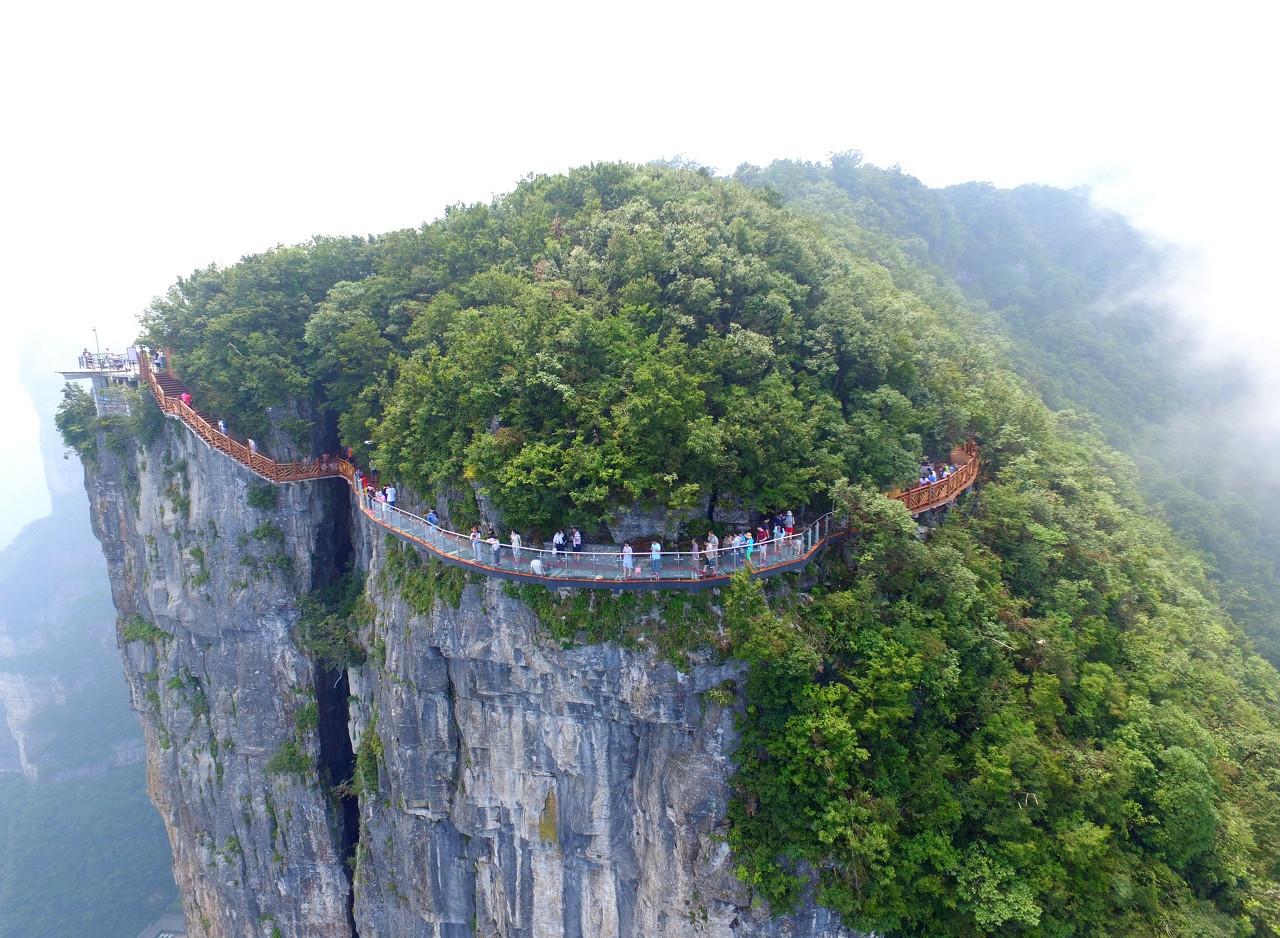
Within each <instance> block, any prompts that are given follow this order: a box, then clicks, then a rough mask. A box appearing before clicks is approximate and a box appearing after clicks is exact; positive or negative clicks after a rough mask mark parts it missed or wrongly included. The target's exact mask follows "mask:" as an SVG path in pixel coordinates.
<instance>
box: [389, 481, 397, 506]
mask: <svg viewBox="0 0 1280 938" xmlns="http://www.w3.org/2000/svg"><path fill="white" fill-rule="evenodd" d="M397 494H398V493H397V492H396V487H395V486H394V485H388V486H387V504H388V505H390V506H391V507H392V508H395V507H396V495H397Z"/></svg>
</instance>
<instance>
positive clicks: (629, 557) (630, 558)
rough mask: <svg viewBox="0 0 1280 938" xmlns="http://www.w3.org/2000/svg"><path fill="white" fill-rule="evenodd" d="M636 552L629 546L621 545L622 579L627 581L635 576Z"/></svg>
mask: <svg viewBox="0 0 1280 938" xmlns="http://www.w3.org/2000/svg"><path fill="white" fill-rule="evenodd" d="M635 554H636V552H635V551H634V550H632V549H631V545H630V544H623V545H622V578H623V579H624V580H629V579H631V578H632V577H633V576H635V574H636V556H635Z"/></svg>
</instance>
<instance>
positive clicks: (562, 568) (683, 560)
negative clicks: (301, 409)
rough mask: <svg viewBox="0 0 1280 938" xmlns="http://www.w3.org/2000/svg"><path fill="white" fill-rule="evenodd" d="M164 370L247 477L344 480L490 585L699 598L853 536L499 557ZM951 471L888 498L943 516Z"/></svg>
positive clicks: (956, 456) (144, 361)
mask: <svg viewBox="0 0 1280 938" xmlns="http://www.w3.org/2000/svg"><path fill="white" fill-rule="evenodd" d="M165 362H166V365H165V368H164V369H163V370H162V371H157V370H156V369H154V368H153V367H152V365H151V359H150V357H149V355H147V354H145V350H144V354H141V355H139V356H138V357H137V369H138V375H139V376H140V378H141V379H142V380H144V381H145V382H146V383H147V386H148V387H149V388H150V389H151V393H152V394H153V395H154V397H155V400H156V404H157V405H158V406H159V407H160V410H161V411H162V412H163V413H164V414H165V415H166V416H169V417H172V418H174V419H176V420H179V421H181V422H182V423H183V424H184V425H185V426H186V427H187V428H188V429H189V430H190V431H191V432H192V433H194V434H195V435H196V436H197V437H199V438H200V439H201V441H203V442H204V443H205V444H206V445H207V446H209V447H211V448H213V449H215V450H217V451H218V452H220V453H222V454H223V455H225V456H229V457H230V458H232V459H234V460H235V461H236V462H238V463H240V464H241V465H242V466H244V467H245V468H246V469H248V470H249V471H250V472H252V473H254V474H255V475H257V476H259V477H260V478H262V479H265V480H266V481H268V482H271V483H273V484H276V485H282V484H287V483H291V482H307V481H311V480H314V479H339V478H340V479H345V480H346V482H347V484H348V485H350V486H351V489H352V492H353V493H354V495H355V497H356V503H357V505H358V507H359V509H360V512H361V513H362V514H363V515H364V516H365V518H366V519H368V521H369V522H370V523H372V524H375V525H378V526H379V527H382V528H384V529H385V530H387V531H388V532H389V533H391V534H393V535H395V536H396V537H398V538H400V539H402V540H404V541H407V542H408V543H411V544H414V545H416V546H418V547H420V548H422V549H423V550H425V551H426V552H427V553H428V554H430V555H431V556H433V557H436V558H437V559H439V560H440V561H442V562H444V563H447V564H451V565H453V566H458V567H463V568H465V569H467V570H472V571H475V572H477V573H481V574H484V575H485V576H491V577H496V578H499V579H503V580H512V581H516V582H522V583H538V584H541V585H543V586H548V587H554V588H578V589H611V590H636V589H642V590H653V589H684V590H698V589H705V588H707V587H710V586H724V585H725V584H726V583H727V582H728V580H729V577H730V576H731V575H732V574H733V573H735V572H737V571H738V570H741V569H744V568H745V569H747V570H748V571H749V572H750V575H751V576H758V577H764V576H774V575H776V574H779V573H788V572H791V571H795V570H800V569H803V568H804V567H806V566H808V565H809V563H810V562H811V561H812V560H813V558H814V557H816V556H817V555H818V553H819V552H821V551H822V550H823V549H824V548H825V547H827V546H828V545H830V544H834V543H836V542H838V541H841V540H844V539H845V538H847V537H849V535H851V534H852V533H854V532H853V530H852V529H851V528H850V527H849V522H848V518H847V517H844V516H842V515H839V514H837V513H836V512H828V513H827V514H825V515H822V516H821V517H820V518H817V519H816V520H814V521H812V522H810V523H809V524H807V525H806V526H804V527H803V528H797V529H795V530H794V533H793V534H790V535H787V536H784V537H781V538H774V539H770V540H767V541H762V542H760V543H759V544H755V545H752V546H751V548H750V549H748V548H746V547H739V548H735V547H732V546H729V545H728V544H727V543H724V544H722V545H721V547H720V549H718V550H716V551H713V552H708V551H698V552H696V553H695V552H693V551H661V552H660V553H659V554H658V556H657V558H656V561H657V562H656V563H655V562H654V558H653V557H652V556H651V555H650V553H649V552H648V551H635V552H634V553H633V554H632V555H630V557H628V556H627V555H626V554H624V553H623V552H622V551H620V550H616V549H613V548H612V546H609V547H602V546H598V545H585V544H584V545H583V546H582V549H581V550H580V551H573V550H568V551H565V550H559V551H555V550H548V549H546V548H543V547H523V546H522V547H520V548H519V549H518V550H516V549H513V548H512V546H511V544H510V543H509V542H500V543H499V549H498V551H496V552H495V551H494V550H493V546H492V545H491V544H490V543H489V542H487V541H485V540H483V539H480V540H476V539H473V538H471V536H470V535H467V534H462V533H459V532H457V531H449V530H447V529H445V528H443V527H441V526H440V525H438V524H432V523H431V522H429V521H427V520H426V519H425V518H422V517H420V516H418V515H415V514H413V513H411V512H408V511H404V510H403V509H401V508H397V507H395V506H394V505H389V504H387V503H385V502H379V501H375V500H373V499H371V498H369V497H368V495H366V494H365V493H364V492H362V491H360V489H359V488H358V485H357V479H358V478H359V470H358V469H357V467H356V466H355V465H354V464H353V463H351V462H349V461H348V460H346V459H341V458H327V459H313V460H307V461H303V462H278V461H276V460H274V459H271V458H270V457H268V456H264V455H262V454H261V453H259V452H257V451H256V449H255V448H253V447H252V446H251V445H249V444H248V443H240V442H238V441H237V440H235V439H233V438H232V437H231V436H230V435H229V434H227V433H224V432H223V431H221V430H219V429H218V428H217V427H215V426H213V425H212V424H210V423H209V421H208V420H206V419H205V418H204V417H203V416H201V415H200V413H199V412H198V411H196V410H195V409H194V408H193V407H191V406H190V405H189V404H187V403H185V402H184V400H183V395H184V394H185V393H187V389H186V388H185V387H184V386H183V385H182V383H181V382H180V381H179V380H178V378H177V377H176V376H175V375H174V373H173V365H172V356H171V355H166V356H165ZM951 462H953V463H954V464H955V465H956V467H957V470H956V471H955V472H954V473H952V474H951V475H950V476H948V477H947V478H945V479H940V480H939V481H937V482H933V483H930V484H928V485H921V486H917V487H915V488H913V489H909V490H908V491H906V492H893V493H890V494H889V496H888V497H890V498H894V499H896V500H898V501H901V502H902V503H903V504H904V505H905V506H906V507H907V510H908V511H910V512H911V514H912V515H913V516H918V515H921V514H923V513H925V512H926V511H932V510H933V509H936V508H940V507H942V506H944V505H947V504H949V503H951V502H952V501H954V500H955V499H956V498H957V497H958V496H959V495H960V494H961V493H962V492H964V491H966V490H967V489H969V488H971V487H972V486H973V484H974V481H975V480H976V479H977V477H978V468H979V463H978V450H977V447H976V446H975V445H974V444H973V443H969V444H967V445H965V446H962V447H956V448H955V449H953V450H952V452H951Z"/></svg>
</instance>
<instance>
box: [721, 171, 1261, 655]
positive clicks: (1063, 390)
mask: <svg viewBox="0 0 1280 938" xmlns="http://www.w3.org/2000/svg"><path fill="white" fill-rule="evenodd" d="M736 176H737V178H738V179H739V180H740V181H742V182H745V183H747V184H748V185H752V186H756V187H766V188H768V189H770V190H773V191H774V192H775V193H777V196H778V198H779V199H780V200H781V201H783V202H785V203H786V204H787V205H788V206H790V207H792V208H795V209H797V210H799V211H802V212H804V213H805V214H807V215H809V216H811V217H813V218H814V219H816V220H817V221H818V222H819V224H821V225H822V226H823V228H825V229H826V230H827V231H828V233H830V234H831V235H832V236H833V237H835V238H837V239H838V240H841V241H842V242H844V243H846V244H847V245H849V246H851V247H854V248H855V249H858V250H861V251H864V252H866V253H868V254H870V255H872V256H875V257H876V259H877V260H879V261H880V262H881V263H882V264H884V265H885V267H886V268H887V269H888V270H889V271H890V272H891V273H892V274H893V275H894V277H895V280H896V281H897V282H898V283H899V285H900V286H903V287H906V288H908V289H911V290H913V291H915V292H918V293H922V294H924V295H926V296H929V298H930V302H931V303H933V304H934V305H935V306H937V307H938V308H939V309H949V310H950V312H951V315H952V317H953V319H955V318H960V319H961V320H963V321H964V322H966V323H968V325H969V326H970V327H971V328H979V329H983V328H987V329H991V330H993V331H995V332H996V333H998V334H999V335H1001V336H1003V337H1004V339H1005V340H1006V341H1007V342H1008V344H1009V359H1010V361H1011V363H1012V364H1013V365H1014V367H1015V368H1016V369H1017V370H1018V371H1019V372H1020V373H1021V374H1022V375H1023V376H1024V377H1026V378H1027V379H1029V380H1030V381H1031V382H1032V383H1033V384H1034V385H1035V386H1036V388H1037V390H1039V392H1040V393H1041V394H1042V395H1043V396H1044V398H1045V401H1046V403H1048V404H1049V405H1050V406H1052V407H1056V408H1073V409H1076V410H1078V411H1086V412H1088V413H1089V414H1090V415H1092V417H1093V418H1095V419H1096V420H1097V422H1098V424H1099V426H1100V427H1101V428H1102V430H1103V431H1104V432H1105V433H1106V435H1107V437H1108V439H1109V441H1110V442H1111V443H1112V444H1113V445H1115V446H1117V447H1118V448H1120V449H1121V450H1123V451H1124V452H1126V453H1127V454H1128V455H1129V456H1130V457H1131V458H1132V459H1133V460H1134V461H1135V462H1136V464H1137V466H1138V468H1139V470H1140V473H1139V481H1140V483H1141V485H1142V487H1143V489H1144V491H1145V493H1146V495H1147V496H1148V497H1149V498H1150V499H1151V500H1152V501H1153V503H1154V504H1155V505H1156V506H1158V507H1159V508H1160V509H1161V510H1162V511H1163V512H1164V513H1165V515H1166V517H1167V518H1168V520H1169V522H1170V523H1171V524H1172V525H1173V527H1174V528H1175V529H1176V530H1177V531H1178V532H1179V533H1180V534H1182V535H1183V536H1184V537H1186V538H1188V540H1189V541H1190V542H1191V543H1192V544H1194V545H1195V546H1196V547H1198V548H1199V549H1200V551H1201V552H1202V553H1203V555H1204V556H1205V557H1206V559H1207V560H1208V562H1209V565H1210V568H1211V570H1212V571H1213V573H1214V579H1215V582H1216V584H1217V586H1218V588H1219V590H1220V591H1221V594H1222V599H1223V602H1224V604H1225V605H1226V606H1227V608H1228V610H1229V611H1230V612H1231V614H1232V616H1233V617H1234V618H1235V619H1236V621H1238V622H1239V623H1240V624H1241V625H1242V626H1243V627H1244V628H1245V630H1246V631H1247V632H1248V633H1249V634H1250V635H1251V637H1252V638H1253V639H1254V641H1255V642H1256V643H1257V645H1258V647H1259V649H1260V650H1261V651H1262V652H1263V653H1264V654H1265V655H1266V656H1267V657H1268V658H1269V659H1270V660H1271V661H1272V662H1273V663H1280V513H1277V512H1276V511H1275V510H1274V509H1272V508H1271V507H1270V506H1269V505H1266V504H1259V503H1258V501H1257V500H1256V497H1255V495H1254V489H1255V486H1256V480H1257V470H1258V466H1270V465H1275V464H1276V462H1277V460H1278V459H1280V441H1275V440H1263V439H1258V438H1256V437H1253V436H1251V435H1250V434H1249V433H1248V428H1247V427H1246V426H1242V425H1241V423H1240V421H1239V420H1238V419H1235V418H1234V416H1233V414H1234V412H1235V411H1236V410H1238V409H1239V407H1240V405H1241V404H1243V403H1245V402H1246V400H1247V396H1248V395H1249V393H1250V381H1249V377H1248V373H1247V371H1246V370H1244V369H1240V368H1232V367H1228V366H1219V367H1212V366H1209V365H1206V364H1205V363H1204V362H1203V361H1200V360H1198V359H1197V358H1196V357H1195V356H1194V355H1193V346H1194V342H1195V336H1194V335H1193V334H1191V332H1190V331H1189V326H1188V325H1187V323H1186V322H1185V321H1184V320H1183V319H1182V318H1181V317H1180V316H1179V315H1177V314H1176V313H1175V312H1174V311H1173V310H1171V309H1169V308H1168V307H1167V306H1164V305H1162V304H1161V302H1160V301H1159V300H1158V299H1156V298H1155V297H1156V294H1157V292H1158V290H1156V289H1154V288H1156V287H1158V286H1159V283H1160V279H1161V278H1162V277H1165V276H1167V275H1168V265H1170V264H1171V263H1172V260H1171V255H1170V251H1169V249H1168V248H1166V247H1165V246H1161V245H1155V244H1152V243H1151V242H1150V241H1149V240H1148V239H1147V238H1146V237H1144V236H1143V235H1142V234H1141V233H1140V232H1138V231H1137V230H1135V229H1134V228H1133V226H1132V225H1130V224H1129V223H1128V221H1126V220H1125V219H1124V218H1123V217H1122V216H1120V215H1118V214H1116V213H1114V212H1111V211H1108V210H1106V209H1103V208H1101V207H1099V206H1098V205H1097V204H1096V203H1095V202H1094V201H1093V199H1092V197H1091V196H1090V194H1089V192H1088V191H1087V190H1085V189H1074V190H1063V189H1057V188H1053V187H1050V186H1039V185H1025V186H1019V187H1017V188H1015V189H999V188H996V187H995V186H992V185H990V184H987V183H977V182H971V183H964V184H962V185H956V186H949V187H946V188H940V189H932V188H929V187H928V186H926V185H924V184H923V183H922V182H920V181H919V180H918V179H916V178H914V177H912V176H910V175H908V174H906V173H903V172H901V171H899V170H897V169H883V168H880V167H877V166H872V165H870V164H867V163H864V162H863V161H862V159H861V157H860V156H858V154H856V153H847V154H842V155H838V156H836V157H833V158H832V160H831V161H830V163H828V164H819V163H800V162H793V161H778V162H775V163H773V164H771V165H769V166H768V167H766V168H763V169H761V168H758V167H753V166H743V167H741V168H739V170H738V172H737V174H736ZM922 270H923V271H926V272H928V274H929V275H930V276H929V277H926V278H921V271H922Z"/></svg>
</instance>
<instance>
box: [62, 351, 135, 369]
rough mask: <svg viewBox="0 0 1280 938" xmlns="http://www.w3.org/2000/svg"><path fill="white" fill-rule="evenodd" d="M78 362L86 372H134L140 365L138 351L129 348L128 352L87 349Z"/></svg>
mask: <svg viewBox="0 0 1280 938" xmlns="http://www.w3.org/2000/svg"><path fill="white" fill-rule="evenodd" d="M77 360H78V361H79V363H80V367H81V368H83V369H84V370H86V371H132V370H134V368H135V367H136V366H137V364H138V350H137V349H136V348H135V347H134V346H132V345H131V346H129V348H128V349H127V350H126V351H123V352H113V351H111V349H107V350H106V351H105V352H91V351H89V350H88V349H85V350H84V351H83V352H81V353H80V355H79V356H78V358H77Z"/></svg>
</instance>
